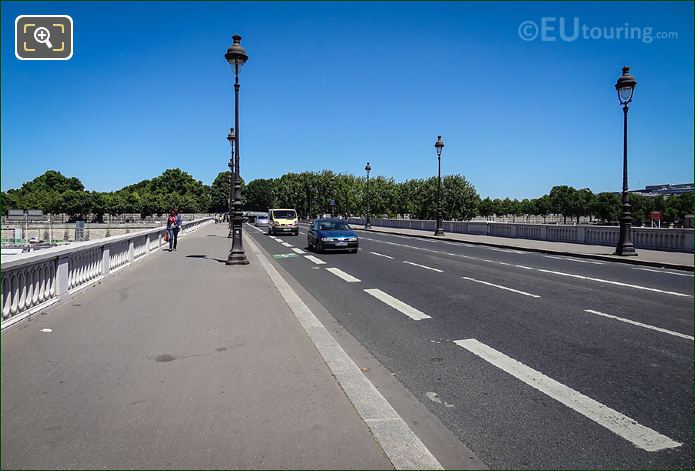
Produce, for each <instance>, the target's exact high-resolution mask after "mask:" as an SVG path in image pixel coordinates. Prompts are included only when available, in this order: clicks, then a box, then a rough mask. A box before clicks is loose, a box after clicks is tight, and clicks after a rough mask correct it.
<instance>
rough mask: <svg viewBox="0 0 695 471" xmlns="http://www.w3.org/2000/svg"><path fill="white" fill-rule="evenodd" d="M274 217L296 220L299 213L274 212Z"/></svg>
mask: <svg viewBox="0 0 695 471" xmlns="http://www.w3.org/2000/svg"><path fill="white" fill-rule="evenodd" d="M273 217H274V218H275V219H294V218H296V217H297V213H295V212H294V211H273Z"/></svg>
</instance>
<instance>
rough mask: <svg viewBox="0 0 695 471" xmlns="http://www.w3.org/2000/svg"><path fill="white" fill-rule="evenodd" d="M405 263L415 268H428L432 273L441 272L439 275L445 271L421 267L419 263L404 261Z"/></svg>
mask: <svg viewBox="0 0 695 471" xmlns="http://www.w3.org/2000/svg"><path fill="white" fill-rule="evenodd" d="M403 263H407V264H408V265H414V266H416V267H420V268H426V269H427V270H432V271H436V272H439V273H443V271H442V270H440V269H439V268H432V267H428V266H425V265H420V264H419V263H413V262H408V261H406V260H404V261H403Z"/></svg>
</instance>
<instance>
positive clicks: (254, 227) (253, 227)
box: [247, 224, 263, 232]
mask: <svg viewBox="0 0 695 471" xmlns="http://www.w3.org/2000/svg"><path fill="white" fill-rule="evenodd" d="M247 226H248V227H250V228H252V229H256V230H257V231H258V232H263V231H262V230H260V229H259V228H257V227H256V226H252V225H251V224H247Z"/></svg>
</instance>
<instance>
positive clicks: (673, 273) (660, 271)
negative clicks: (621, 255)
mask: <svg viewBox="0 0 695 471" xmlns="http://www.w3.org/2000/svg"><path fill="white" fill-rule="evenodd" d="M633 270H643V271H651V272H654V273H663V274H665V275H677V276H689V277H691V278H692V276H693V274H692V273H677V272H675V271H666V270H655V269H652V268H633Z"/></svg>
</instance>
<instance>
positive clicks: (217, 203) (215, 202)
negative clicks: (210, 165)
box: [210, 171, 232, 213]
mask: <svg viewBox="0 0 695 471" xmlns="http://www.w3.org/2000/svg"><path fill="white" fill-rule="evenodd" d="M231 175H232V172H230V171H226V172H220V173H218V174H217V177H216V178H215V181H213V182H212V185H210V201H211V202H210V211H211V212H213V213H226V212H227V211H229V193H230V180H231Z"/></svg>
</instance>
